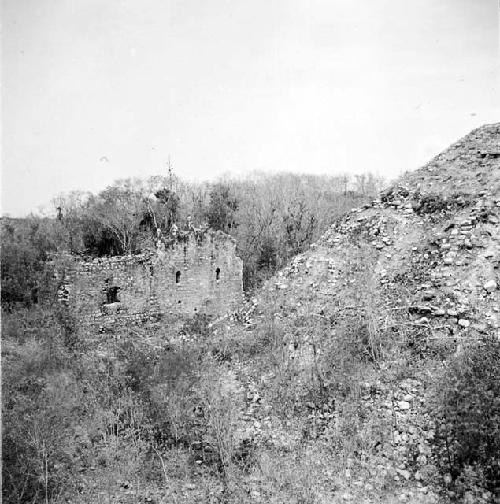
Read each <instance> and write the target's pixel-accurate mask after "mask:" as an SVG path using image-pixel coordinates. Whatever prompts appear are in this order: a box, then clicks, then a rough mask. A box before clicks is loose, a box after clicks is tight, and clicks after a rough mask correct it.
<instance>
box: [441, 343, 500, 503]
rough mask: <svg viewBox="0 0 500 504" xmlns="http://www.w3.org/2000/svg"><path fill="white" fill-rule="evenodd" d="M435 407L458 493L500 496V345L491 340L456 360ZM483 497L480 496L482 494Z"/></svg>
mask: <svg viewBox="0 0 500 504" xmlns="http://www.w3.org/2000/svg"><path fill="white" fill-rule="evenodd" d="M434 394H435V395H434V401H433V405H432V414H433V416H434V417H435V419H436V431H437V436H436V451H437V455H438V460H439V462H440V467H441V470H442V472H443V473H444V474H445V475H449V476H450V477H451V479H450V480H449V481H450V484H451V483H453V486H454V488H455V489H456V490H457V492H458V493H459V494H460V495H461V496H463V495H464V494H465V493H469V494H471V495H473V496H474V497H475V498H476V499H477V498H478V497H479V496H481V494H482V493H483V491H484V489H485V488H487V489H488V490H490V491H491V492H492V493H493V494H496V495H499V494H500V341H498V339H496V338H492V337H491V338H485V339H483V340H482V341H480V342H479V343H477V344H474V345H472V346H470V347H468V348H466V349H464V351H463V352H462V353H461V354H459V355H458V356H457V357H455V358H454V359H453V360H452V361H451V362H450V363H449V366H448V367H447V369H446V370H445V371H444V373H443V376H442V377H440V379H439V386H437V387H436V390H435V393H434ZM478 492H479V494H478Z"/></svg>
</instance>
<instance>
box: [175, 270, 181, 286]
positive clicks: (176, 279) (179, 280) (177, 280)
mask: <svg viewBox="0 0 500 504" xmlns="http://www.w3.org/2000/svg"><path fill="white" fill-rule="evenodd" d="M180 282H181V272H180V271H177V272H176V274H175V283H176V284H178V283H180Z"/></svg>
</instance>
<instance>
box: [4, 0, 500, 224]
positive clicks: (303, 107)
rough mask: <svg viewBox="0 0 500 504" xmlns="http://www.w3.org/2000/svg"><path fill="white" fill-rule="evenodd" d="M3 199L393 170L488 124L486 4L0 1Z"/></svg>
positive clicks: (493, 63)
mask: <svg viewBox="0 0 500 504" xmlns="http://www.w3.org/2000/svg"><path fill="white" fill-rule="evenodd" d="M2 5H3V15H2V20H3V21H2V25H3V26H2V102H3V103H2V105H3V107H2V130H3V131H2V133H3V134H2V213H4V214H5V213H10V214H11V215H23V214H26V213H27V212H29V211H32V210H35V209H36V208H37V207H38V206H39V205H42V204H46V203H48V202H49V201H50V199H51V198H52V197H53V196H54V195H55V194H57V193H59V192H62V191H69V190H73V189H82V190H91V191H97V190H100V189H103V188H104V187H106V186H107V185H109V184H111V183H112V181H113V180H115V179H117V178H123V177H129V176H139V177H147V176H149V175H154V174H159V173H163V174H165V165H166V161H167V159H168V156H169V155H170V156H171V158H172V161H173V164H174V169H175V171H176V173H177V174H178V175H180V176H182V177H185V178H188V179H200V178H203V179H207V178H214V177H216V176H218V175H220V174H222V173H225V172H233V173H235V174H241V173H245V172H248V171H250V170H255V169H258V170H273V171H278V170H292V171H300V172H308V173H327V174H339V173H342V172H350V173H360V172H363V171H368V170H370V171H373V172H375V173H378V174H380V175H384V176H386V177H389V178H390V177H394V176H397V175H399V174H400V173H401V172H402V171H405V170H408V169H413V168H417V167H419V166H420V165H422V164H423V163H425V162H426V161H427V160H428V159H429V158H430V157H432V156H433V155H435V154H437V153H438V152H439V151H441V150H442V149H444V148H445V147H446V146H448V145H449V144H450V143H451V142H453V141H454V140H456V139H458V138H459V137H461V136H463V135H465V134H466V133H468V132H469V131H470V130H471V129H472V128H474V127H477V126H480V125H481V124H484V123H491V122H496V121H499V120H500V119H499V118H500V116H499V104H500V101H499V100H498V97H499V85H498V84H499V57H498V56H499V55H498V41H499V36H498V3H497V0H411V1H410V0H179V1H175V0H2Z"/></svg>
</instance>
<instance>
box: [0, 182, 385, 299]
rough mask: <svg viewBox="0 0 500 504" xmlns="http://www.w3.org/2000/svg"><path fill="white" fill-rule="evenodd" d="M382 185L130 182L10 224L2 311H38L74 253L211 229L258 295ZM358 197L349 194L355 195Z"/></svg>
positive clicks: (57, 202) (114, 249)
mask: <svg viewBox="0 0 500 504" xmlns="http://www.w3.org/2000/svg"><path fill="white" fill-rule="evenodd" d="M380 183H381V181H380V180H379V179H377V178H375V177H373V176H363V177H361V176H358V177H357V179H355V180H349V179H348V178H347V177H324V176H323V177H317V176H316V177H315V176H306V175H304V176H302V175H293V174H279V175H273V176H266V175H262V174H255V175H254V176H253V177H249V178H247V179H241V180H239V179H222V180H220V181H218V182H216V183H204V184H195V183H187V182H184V181H182V180H180V179H178V178H177V177H176V176H175V175H173V174H170V176H169V177H159V176H158V177H151V178H149V179H148V180H130V179H129V180H121V181H117V182H116V183H115V184H114V185H113V186H110V187H108V188H107V189H105V190H104V191H101V192H100V193H98V194H95V195H94V194H89V193H82V192H73V193H70V194H67V195H61V196H58V197H57V198H55V199H54V201H53V206H54V209H53V212H54V213H53V215H54V218H49V217H40V216H31V217H29V218H27V219H10V218H3V219H2V243H3V244H4V246H3V247H2V284H3V289H2V302H3V303H4V304H5V303H18V302H23V303H25V304H28V305H29V304H30V303H32V302H35V301H36V300H37V297H38V295H39V291H40V289H42V288H43V286H42V285H40V284H43V279H42V277H43V270H44V268H45V265H46V262H45V261H46V260H47V258H48V257H50V256H51V254H53V253H54V252H56V251H60V250H66V251H70V252H72V253H74V254H81V255H86V256H93V257H96V256H104V255H119V254H129V253H138V252H141V251H145V250H149V249H154V247H155V241H156V239H157V238H158V236H162V237H163V239H166V240H167V242H168V237H169V235H170V231H171V229H172V226H173V225H174V224H175V225H176V226H177V227H178V228H179V229H180V230H181V231H182V230H184V231H187V230H189V229H192V228H193V227H198V228H200V227H201V228H203V227H204V226H210V227H212V228H213V229H215V230H221V231H224V232H226V233H229V234H231V235H232V236H233V237H234V238H236V240H237V243H238V254H239V255H240V257H241V258H242V259H243V261H244V287H245V289H246V290H249V289H252V288H255V287H256V286H257V285H259V284H260V283H261V282H262V280H264V279H265V278H268V277H269V276H271V275H272V274H273V273H274V272H275V271H276V270H277V269H278V268H280V267H282V266H283V265H284V264H285V263H286V262H287V261H288V260H289V259H290V258H291V257H293V256H294V255H295V254H297V253H299V252H301V251H303V250H304V249H305V248H307V247H308V246H309V244H310V243H312V242H313V241H314V240H315V239H317V238H318V237H319V236H320V235H321V233H323V232H324V231H325V229H326V228H327V227H328V225H329V224H331V222H332V221H333V220H334V219H335V218H336V217H338V216H340V215H341V214H343V213H344V212H346V211H347V210H349V209H350V208H352V207H353V206H355V205H357V204H359V203H360V201H361V202H362V201H364V199H366V198H368V197H370V196H373V195H374V194H375V193H376V191H377V189H378V188H379V185H380ZM348 188H349V190H348Z"/></svg>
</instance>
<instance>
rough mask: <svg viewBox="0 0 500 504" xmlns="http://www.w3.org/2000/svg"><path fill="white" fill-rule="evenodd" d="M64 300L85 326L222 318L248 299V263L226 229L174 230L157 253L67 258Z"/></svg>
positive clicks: (62, 290) (62, 273)
mask: <svg viewBox="0 0 500 504" xmlns="http://www.w3.org/2000/svg"><path fill="white" fill-rule="evenodd" d="M64 259H65V260H64V262H65V266H64V268H63V269H62V270H60V271H59V274H58V275H59V276H60V278H59V280H60V282H61V287H60V289H59V301H61V302H62V303H64V304H65V305H67V306H68V308H69V309H70V310H71V313H72V315H73V316H74V317H75V318H76V319H77V320H78V321H80V322H81V323H90V324H104V323H114V322H118V321H122V322H123V321H125V322H126V321H134V320H137V321H140V320H145V319H149V318H154V317H157V316H159V315H195V314H196V313H202V314H209V315H216V316H217V315H223V314H225V313H228V312H229V311H231V310H234V309H236V307H237V306H238V305H239V304H240V302H241V301H242V297H243V261H242V260H241V259H240V258H239V257H238V256H237V255H236V241H235V240H234V239H233V238H232V237H230V236H229V235H227V234H225V233H222V232H221V231H213V230H211V229H207V230H203V231H202V230H198V229H194V228H191V229H190V230H189V231H186V232H179V231H177V228H176V227H175V225H174V227H173V229H172V232H171V236H169V237H168V238H167V239H166V240H165V239H162V238H161V237H160V236H159V237H158V241H157V250H156V251H152V252H147V253H142V254H138V255H128V256H116V257H101V258H96V259H93V260H88V261H82V260H79V259H78V258H77V257H75V256H70V255H66V257H65V258H64Z"/></svg>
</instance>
